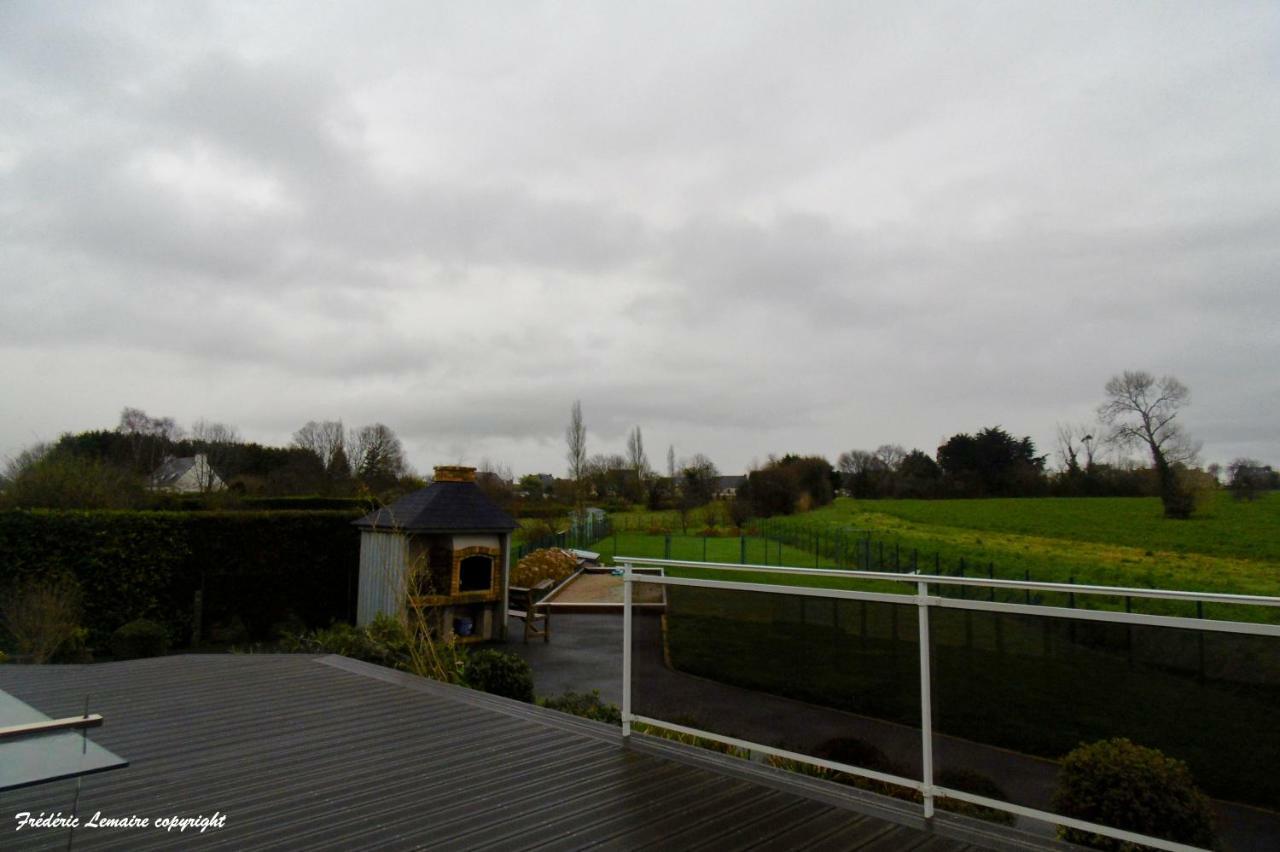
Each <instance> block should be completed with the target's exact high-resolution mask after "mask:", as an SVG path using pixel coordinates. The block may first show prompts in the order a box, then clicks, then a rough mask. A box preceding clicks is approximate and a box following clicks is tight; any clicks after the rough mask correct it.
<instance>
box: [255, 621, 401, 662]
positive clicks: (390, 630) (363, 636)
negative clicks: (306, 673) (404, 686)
mask: <svg viewBox="0 0 1280 852" xmlns="http://www.w3.org/2000/svg"><path fill="white" fill-rule="evenodd" d="M280 647H281V650H283V651H286V652H288V653H295V654H338V655H339V656H343V657H350V658H352V659H353V660H364V661H365V662H367V663H376V664H377V665H380V666H386V667H388V668H393V669H400V670H401V671H408V670H409V637H408V635H407V633H406V632H405V629H404V626H403V625H401V624H400V622H399V621H397V620H396V619H394V618H392V617H391V616H389V615H386V614H384V613H379V614H378V616H377V617H376V618H374V620H373V623H372V624H369V625H368V626H366V627H352V626H351V625H350V624H347V623H345V622H338V623H336V624H332V625H330V626H329V627H326V628H324V629H323V630H313V631H311V632H309V633H299V634H295V635H292V636H286V637H284V638H282V639H281V641H280Z"/></svg>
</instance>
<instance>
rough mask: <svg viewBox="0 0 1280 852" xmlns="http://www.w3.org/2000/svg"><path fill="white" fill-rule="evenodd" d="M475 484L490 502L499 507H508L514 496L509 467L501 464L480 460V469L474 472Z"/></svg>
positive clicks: (486, 459) (485, 459)
mask: <svg viewBox="0 0 1280 852" xmlns="http://www.w3.org/2000/svg"><path fill="white" fill-rule="evenodd" d="M476 484H477V485H479V486H480V490H481V491H483V492H484V493H485V494H487V495H488V496H489V499H490V500H492V501H493V502H495V503H497V504H498V505H499V506H503V507H506V506H508V505H510V503H511V500H512V498H513V497H514V496H515V492H514V489H513V487H512V477H511V466H510V465H507V464H503V463H502V462H493V461H490V460H489V459H488V458H484V459H481V460H480V467H479V468H478V469H477V470H476Z"/></svg>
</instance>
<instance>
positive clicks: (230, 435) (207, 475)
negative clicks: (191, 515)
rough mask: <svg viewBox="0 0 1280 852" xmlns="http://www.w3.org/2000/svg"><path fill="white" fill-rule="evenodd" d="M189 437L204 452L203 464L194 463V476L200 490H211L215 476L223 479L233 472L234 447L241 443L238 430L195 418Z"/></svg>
mask: <svg viewBox="0 0 1280 852" xmlns="http://www.w3.org/2000/svg"><path fill="white" fill-rule="evenodd" d="M191 439H192V441H194V442H195V443H196V444H197V445H198V449H199V451H200V452H202V453H203V454H204V457H205V461H204V464H197V465H196V478H197V480H198V481H199V483H200V490H201V491H212V490H213V485H214V482H215V481H216V479H217V477H219V476H220V477H222V479H223V481H226V480H227V479H229V478H230V477H231V476H232V474H233V470H232V467H233V464H234V460H235V457H236V448H237V446H238V445H239V444H240V443H241V439H240V432H239V430H237V429H236V427H234V426H228V425H227V424H225V423H213V422H211V421H208V420H203V419H201V420H197V421H196V422H195V423H194V424H193V425H192V426H191Z"/></svg>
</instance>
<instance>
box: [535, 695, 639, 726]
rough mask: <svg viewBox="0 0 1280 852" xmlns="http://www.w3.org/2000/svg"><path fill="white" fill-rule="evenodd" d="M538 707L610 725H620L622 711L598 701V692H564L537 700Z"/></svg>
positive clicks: (613, 705) (614, 705)
mask: <svg viewBox="0 0 1280 852" xmlns="http://www.w3.org/2000/svg"><path fill="white" fill-rule="evenodd" d="M538 706H539V707H546V708H548V709H551V710H559V711H560V712H561V713H570V714H572V715H574V716H581V717H582V718H584V719H594V720H596V721H597V722H607V723H608V724H610V725H621V724H622V711H621V710H619V709H618V705H616V704H606V703H604V702H603V701H601V700H600V690H598V689H593V690H591V691H590V692H572V691H570V692H564V693H561V694H560V695H554V696H551V697H549V698H539V699H538Z"/></svg>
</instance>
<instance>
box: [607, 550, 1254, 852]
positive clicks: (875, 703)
mask: <svg viewBox="0 0 1280 852" xmlns="http://www.w3.org/2000/svg"><path fill="white" fill-rule="evenodd" d="M636 561H637V562H638V563H639V565H641V566H646V567H654V565H655V564H656V563H658V562H660V561H661V558H656V559H653V560H644V559H640V560H636ZM681 567H683V566H679V565H668V566H666V568H667V571H668V576H667V577H665V578H653V577H649V578H639V577H636V578H635V579H634V581H633V582H642V583H663V584H665V588H666V593H667V609H666V613H665V618H664V619H663V621H661V622H659V621H658V619H657V618H649V619H648V624H647V626H645V624H644V620H642V619H636V623H637V625H638V627H637V628H636V629H634V630H633V632H632V634H631V636H632V642H631V644H630V646H629V647H630V649H631V650H630V655H631V658H632V662H631V663H630V669H629V670H630V672H631V677H630V679H629V681H628V685H629V693H628V695H627V700H628V701H629V702H630V713H631V714H632V715H633V716H636V717H640V718H641V719H642V720H644V721H646V723H649V724H651V723H653V722H656V721H658V720H667V721H670V722H672V723H675V724H676V725H677V726H683V727H684V731H683V733H682V734H681V735H680V737H681V738H683V739H685V741H687V742H694V743H695V744H699V745H711V746H713V747H717V748H719V749H720V750H722V751H724V750H729V751H732V752H736V753H737V754H738V756H741V757H746V756H751V750H752V749H753V748H755V747H757V746H759V747H763V749H764V752H765V755H764V756H765V757H766V760H767V762H770V763H772V764H773V765H775V766H780V767H782V768H786V769H790V770H793V771H801V772H804V773H805V774H809V775H819V776H820V777H825V778H828V779H830V780H836V781H840V782H842V783H852V784H853V785H854V786H859V787H863V788H864V789H874V790H876V791H878V792H882V793H887V794H889V795H895V796H897V797H899V798H904V799H909V800H913V801H917V802H921V801H924V796H923V795H922V791H923V792H928V790H930V789H934V788H936V789H937V790H938V791H939V792H937V793H936V794H935V795H936V796H937V797H938V804H937V806H938V807H940V808H943V809H956V810H960V811H962V812H964V813H967V814H969V815H971V816H979V817H981V818H983V819H990V820H993V821H996V822H1004V823H1006V824H1011V823H1013V822H1014V820H1015V818H1016V813H1022V814H1023V816H1024V817H1026V816H1034V815H1036V814H1037V813H1039V815H1040V817H1041V818H1043V817H1044V816H1046V815H1047V814H1048V813H1052V812H1054V811H1055V809H1056V807H1057V805H1058V804H1059V803H1060V802H1061V800H1059V799H1058V798H1057V793H1056V790H1057V789H1058V788H1057V786H1056V785H1058V783H1059V774H1058V773H1059V763H1058V762H1059V761H1061V760H1062V759H1063V757H1064V756H1065V755H1067V754H1068V753H1070V752H1072V751H1073V750H1074V749H1076V748H1077V747H1079V746H1081V745H1082V744H1085V743H1102V742H1112V741H1116V740H1117V739H1123V740H1127V741H1129V742H1131V743H1136V744H1139V745H1140V746H1141V747H1143V748H1147V749H1155V750H1158V752H1160V754H1162V755H1163V756H1164V758H1169V759H1172V760H1173V761H1180V762H1181V763H1183V764H1185V765H1186V767H1188V768H1189V772H1190V775H1191V777H1193V778H1194V781H1195V783H1196V784H1198V785H1199V786H1200V788H1201V789H1202V790H1203V791H1204V792H1205V793H1206V794H1208V795H1209V796H1211V797H1212V798H1214V799H1216V800H1219V801H1218V802H1216V803H1215V804H1214V805H1213V808H1214V809H1215V810H1216V811H1217V818H1218V819H1219V820H1220V821H1221V822H1222V823H1223V825H1220V826H1219V828H1220V829H1222V830H1223V831H1225V832H1228V833H1229V834H1230V842H1229V843H1227V845H1228V846H1231V847H1232V848H1235V847H1236V846H1237V845H1238V844H1239V843H1241V842H1243V843H1245V844H1246V846H1244V847H1241V848H1265V843H1266V842H1268V839H1270V840H1274V837H1275V836H1280V813H1275V811H1280V780H1278V778H1277V776H1276V775H1275V773H1274V756H1275V755H1276V754H1280V728H1277V727H1276V726H1275V725H1274V724H1273V718H1274V708H1275V707H1277V706H1280V646H1278V645H1277V642H1280V633H1277V631H1276V628H1275V627H1274V626H1272V625H1269V624H1256V623H1250V622H1248V621H1236V620H1228V619H1226V618H1220V619H1208V620H1205V621H1204V622H1203V627H1201V626H1200V625H1199V624H1198V623H1197V621H1196V620H1195V618H1194V616H1195V615H1200V616H1201V617H1203V616H1204V611H1203V610H1204V607H1205V606H1206V602H1205V601H1204V600H1196V599H1195V598H1196V597H1199V596H1195V595H1188V593H1179V592H1172V593H1163V592H1157V591H1148V592H1146V593H1145V594H1147V595H1152V596H1159V595H1165V596H1166V597H1172V598H1173V599H1172V600H1166V601H1157V602H1164V603H1169V604H1170V605H1177V606H1179V607H1182V608H1184V609H1185V608H1186V607H1190V608H1191V611H1192V617H1187V614H1186V613H1182V614H1180V615H1175V616H1172V617H1171V616H1168V615H1142V614H1135V613H1133V612H1132V609H1133V607H1132V600H1131V598H1133V597H1137V596H1139V595H1138V594H1137V593H1135V595H1124V594H1122V593H1120V594H1118V593H1115V592H1111V591H1109V590H1100V589H1099V588H1098V587H1093V586H1085V587H1082V588H1081V589H1080V590H1079V591H1078V592H1077V591H1074V590H1070V589H1067V590H1062V589H1060V588H1057V587H1048V588H1046V587H1043V586H1041V587H1037V588H1034V589H1020V588H1009V587H1007V586H998V585H996V586H992V585H989V583H990V581H986V582H983V581H982V580H976V581H972V582H973V583H974V585H973V586H961V585H958V584H955V583H954V582H953V581H943V580H939V579H937V578H932V579H931V578H928V577H926V576H921V577H920V579H919V580H917V579H916V578H915V577H901V578H899V579H896V580H894V582H896V583H898V584H899V585H901V586H903V587H904V590H909V591H910V592H911V594H909V595H904V596H903V600H902V602H901V603H899V602H897V601H896V600H886V599H885V598H887V597H889V596H888V595H885V594H883V593H869V592H866V591H856V590H850V589H808V590H805V589H799V588H794V587H789V586H784V587H779V586H776V585H775V586H773V587H772V588H769V589H768V590H763V589H762V587H761V586H759V585H751V586H744V585H743V584H744V583H753V584H754V583H769V582H770V579H771V578H773V577H778V576H779V574H778V573H777V572H776V571H775V572H768V569H764V570H760V569H757V570H756V571H755V572H751V571H750V570H749V569H745V570H744V571H738V570H736V569H729V570H725V569H712V570H708V571H707V572H706V573H707V575H708V576H710V575H717V576H719V577H724V578H731V579H726V580H723V581H717V580H708V579H699V578H697V577H680V576H672V573H673V572H678V570H679V569H680V568H681ZM791 570H796V567H795V566H793V567H792V568H791ZM747 573H756V574H758V575H759V576H758V578H757V579H740V578H741V576H742V575H743V574H747ZM809 573H810V574H812V573H814V572H812V571H810V572H809ZM819 573H821V572H819ZM784 576H785V575H784ZM876 583H877V584H879V585H887V581H885V580H877V581H876ZM1135 592H1136V590H1135ZM961 594H963V595H965V597H964V598H961V597H960V595H961ZM1230 597H1231V596H1218V598H1216V599H1214V598H1213V597H1212V596H1210V599H1209V601H1208V603H1207V605H1208V606H1212V607H1217V608H1220V609H1221V610H1222V611H1223V613H1224V614H1225V613H1227V612H1229V611H1232V610H1240V609H1243V608H1247V607H1245V605H1244V603H1248V604H1250V605H1253V606H1257V607H1265V608H1269V609H1271V610H1275V609H1276V608H1277V607H1275V606H1274V603H1275V601H1274V599H1262V598H1256V599H1247V601H1245V602H1244V603H1242V601H1240V600H1236V601H1232V600H1230ZM1028 598H1030V599H1032V600H1034V603H1033V604H1032V605H1030V606H1028V604H1027V600H1028ZM1106 599H1110V600H1109V601H1108V600H1106ZM1124 601H1129V604H1130V605H1129V606H1124V604H1123V602H1124ZM1069 603H1070V604H1071V605H1074V606H1078V607H1080V609H1081V612H1080V614H1079V615H1078V616H1077V615H1075V614H1073V613H1072V612H1071V609H1070V606H1068V604H1069ZM925 610H927V611H928V619H927V621H925V620H922V619H923V618H924V616H923V613H924V612H925ZM1090 610H1092V611H1090ZM1107 610H1109V611H1107ZM922 635H923V637H924V641H927V645H926V646H925V651H926V653H924V654H922V653H921V646H920V642H921V641H922ZM926 660H927V661H928V667H927V668H925V665H924V663H925V661H926ZM690 675H692V676H695V677H694V678H692V679H690V678H689V677H688V676H690ZM926 685H927V690H928V691H927V692H925V691H924V690H925V689H926ZM926 709H927V710H928V717H926V716H925V710H926ZM922 723H923V724H922ZM657 727H658V728H659V729H660V728H661V725H657ZM642 730H643V728H642ZM668 735H670V731H669V730H668ZM707 735H710V739H711V742H709V743H708V742H705V741H700V740H699V737H706V736H707ZM717 738H718V739H717ZM725 738H728V739H729V740H731V741H733V742H734V743H736V744H737V745H736V747H734V748H728V747H726V745H725V742H724V740H725ZM779 750H782V752H785V753H786V754H785V755H782V756H780V752H779ZM926 753H927V755H928V757H929V759H930V760H929V763H930V764H931V766H929V768H927V769H926V768H925V767H926V764H925V761H924V757H925V755H926ZM754 756H755V757H756V758H757V759H759V758H760V755H759V754H755V755H754ZM805 756H808V757H805ZM808 758H816V759H817V760H816V762H815V761H813V760H810V759H808ZM1161 759H1163V758H1161ZM831 761H836V764H832V763H831ZM847 765H852V766H856V767H860V768H862V769H866V770H870V774H869V775H868V774H867V773H864V774H861V775H859V774H857V773H850V772H847V771H844V770H842V769H840V766H847ZM877 773H880V775H879V776H877ZM893 779H897V782H896V783H889V781H891V780H893ZM924 779H932V780H924ZM930 784H932V785H935V787H934V788H931V787H929V785H930ZM912 785H914V786H912ZM922 785H923V786H922ZM948 789H949V790H951V791H960V793H968V794H970V795H972V796H975V797H978V799H979V801H978V802H976V803H975V802H973V801H960V800H958V799H956V798H954V796H958V795H960V793H954V794H949V793H947V792H946V791H947V790H948ZM948 795H952V796H953V797H952V798H950V799H948V798H946V797H947V796H948ZM983 798H985V799H986V800H987V802H986V803H985V804H984V803H982V802H981V799H983ZM992 801H995V802H1004V803H1007V804H1008V806H1009V807H1008V809H1002V808H992V807H988V806H987V805H989V804H990V803H991V802H992ZM1233 803H1243V805H1247V806H1249V807H1243V806H1242V805H1241V804H1233ZM1018 807H1022V808H1029V809H1031V811H1022V812H1017V810H1016V809H1017V808H1018ZM1250 808H1261V809H1266V810H1256V811H1255V810H1251V809H1250ZM1108 825H1111V824H1110V823H1108ZM1148 828H1150V830H1149V831H1146V832H1145V833H1147V834H1149V835H1150V836H1159V837H1166V838H1172V837H1173V836H1172V834H1163V833H1161V830H1162V829H1163V828H1164V827H1162V826H1154V827H1148ZM1139 833H1144V832H1139ZM1257 842H1262V843H1263V844H1264V846H1256V845H1254V846H1250V845H1248V844H1256V843H1257ZM1198 845H1205V844H1198ZM1169 848H1174V847H1169Z"/></svg>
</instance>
